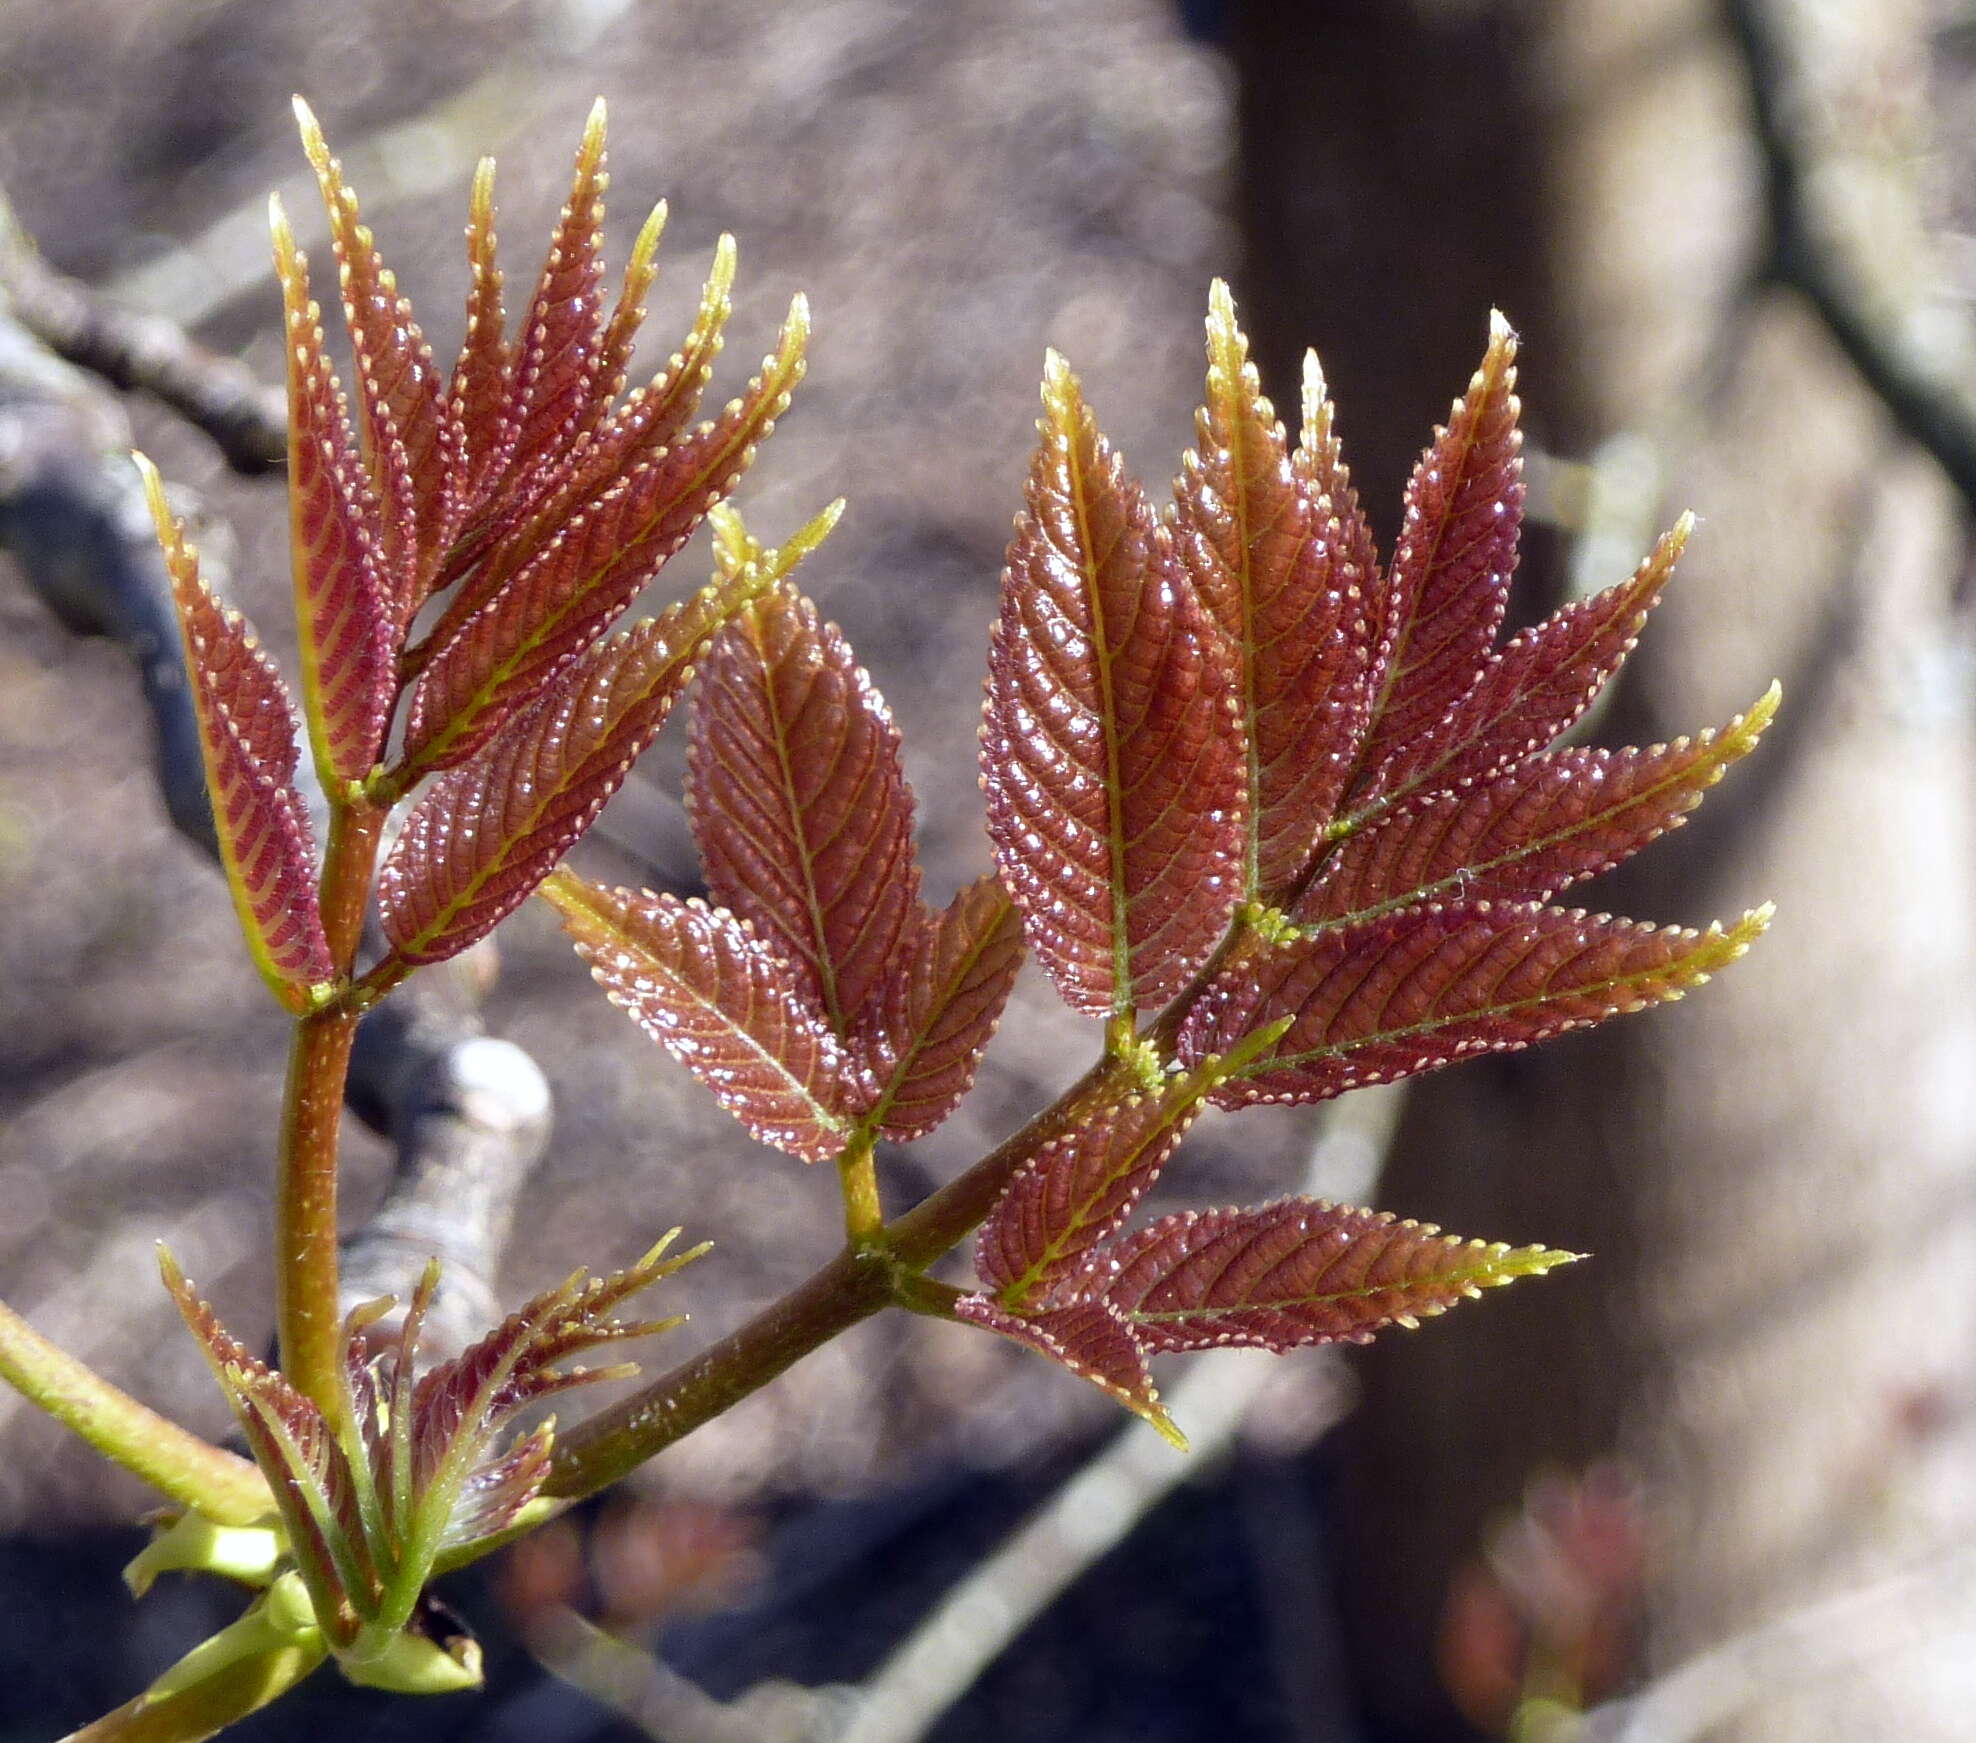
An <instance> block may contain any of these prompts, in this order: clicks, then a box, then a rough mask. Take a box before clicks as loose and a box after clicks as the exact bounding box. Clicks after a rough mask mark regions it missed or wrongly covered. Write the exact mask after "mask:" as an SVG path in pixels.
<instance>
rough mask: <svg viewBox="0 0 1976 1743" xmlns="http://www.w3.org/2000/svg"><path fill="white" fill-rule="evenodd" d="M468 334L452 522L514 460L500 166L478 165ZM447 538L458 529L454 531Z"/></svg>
mask: <svg viewBox="0 0 1976 1743" xmlns="http://www.w3.org/2000/svg"><path fill="white" fill-rule="evenodd" d="M467 273H468V279H467V330H466V337H465V339H464V340H462V341H461V344H460V355H459V360H458V361H457V362H456V363H455V364H454V365H453V379H452V385H451V387H450V389H449V391H448V393H447V399H446V405H447V412H448V415H449V416H450V417H451V418H452V420H453V424H454V427H455V429H456V430H457V431H458V437H457V441H456V444H455V451H456V455H457V458H456V462H455V464H456V465H457V467H458V471H457V472H456V473H455V474H454V477H453V481H452V491H451V495H452V498H453V505H454V510H453V518H454V519H455V520H456V521H459V522H464V521H465V519H466V518H467V517H468V516H470V515H471V514H472V513H473V511H474V510H475V509H477V508H478V507H479V506H480V505H481V503H482V502H483V501H484V500H485V499H486V495H487V492H488V490H489V489H490V488H491V487H492V486H493V484H494V481H495V480H496V479H497V478H499V477H500V476H501V474H502V472H504V471H505V470H506V468H507V464H508V461H509V458H510V457H511V456H512V455H513V453H514V445H515V435H516V431H515V425H514V418H513V415H512V413H511V410H510V400H511V396H512V393H513V385H514V354H513V352H512V350H511V349H510V348H509V345H508V340H507V332H506V327H507V311H506V309H505V308H504V307H503V306H502V302H501V268H500V266H499V265H498V264H497V262H496V259H495V240H494V160H493V159H492V158H491V157H483V158H482V159H481V160H480V162H479V164H478V165H477V166H475V169H474V174H473V194H472V197H471V203H470V204H469V206H468V209H467ZM448 531H449V535H450V533H452V532H457V531H458V527H457V526H455V527H452V528H449V529H448Z"/></svg>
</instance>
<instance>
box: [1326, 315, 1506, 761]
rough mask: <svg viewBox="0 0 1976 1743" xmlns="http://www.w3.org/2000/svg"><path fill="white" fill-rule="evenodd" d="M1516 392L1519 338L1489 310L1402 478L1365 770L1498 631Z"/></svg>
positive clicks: (1429, 719)
mask: <svg viewBox="0 0 1976 1743" xmlns="http://www.w3.org/2000/svg"><path fill="white" fill-rule="evenodd" d="M1515 387H1516V335H1515V334H1514V333H1513V332H1511V331H1510V327H1509V323H1508V322H1507V321H1505V320H1504V319H1503V318H1502V316H1500V315H1495V316H1493V317H1492V318H1491V321H1490V328H1489V347H1488V350H1487V351H1486V352H1485V353H1484V355H1483V358H1482V366H1481V368H1480V369H1478V370H1477V371H1476V372H1475V377H1474V379H1473V380H1472V381H1471V382H1470V383H1469V386H1468V392H1467V394H1466V395H1465V396H1464V397H1463V398H1462V399H1460V400H1457V401H1456V402H1455V408H1454V411H1453V413H1452V415H1451V416H1450V417H1449V419H1448V423H1447V427H1446V428H1445V429H1442V430H1440V431H1437V432H1436V434H1435V438H1434V442H1433V444H1432V446H1430V447H1429V448H1428V450H1427V452H1426V453H1425V454H1423V455H1422V456H1421V457H1420V463H1419V465H1418V466H1416V467H1415V468H1414V473H1413V477H1412V479H1411V480H1410V481H1409V482H1408V484H1407V493H1406V504H1405V508H1404V510H1403V511H1402V517H1401V530H1400V542H1399V545H1398V547H1397V548H1396V549H1395V550H1394V552H1393V561H1392V564H1391V566H1390V568H1389V570H1388V572H1387V580H1386V587H1385V590H1384V595H1383V597H1378V596H1375V600H1374V612H1373V622H1374V626H1375V630H1376V633H1377V634H1378V636H1379V644H1378V654H1377V665H1376V668H1375V690H1374V698H1375V700H1374V705H1373V720H1372V729H1371V734H1370V736H1369V738H1368V739H1367V741H1366V744H1365V745H1364V747H1363V749H1362V751H1361V753H1360V761H1361V764H1362V766H1363V767H1365V768H1367V769H1377V768H1378V767H1379V766H1380V764H1381V763H1382V762H1384V761H1385V760H1386V759H1387V757H1388V756H1389V755H1390V754H1391V753H1392V752H1393V751H1394V750H1395V749H1396V748H1398V747H1399V746H1401V745H1406V744H1410V743H1412V742H1413V741H1414V740H1415V739H1416V738H1417V737H1418V736H1419V735H1420V734H1422V733H1424V732H1429V731H1431V730H1433V729H1434V728H1435V727H1436V726H1437V724H1438V723H1439V722H1440V720H1441V718H1442V716H1443V715H1445V714H1446V713H1447V711H1448V709H1449V708H1450V707H1452V706H1453V705H1454V703H1455V702H1456V701H1458V700H1459V699H1460V697H1461V696H1462V694H1463V692H1465V691H1466V690H1467V689H1468V687H1469V685H1470V684H1471V683H1472V682H1473V681H1474V678H1475V673H1476V668H1477V667H1478V666H1480V665H1481V663H1482V661H1483V659H1484V658H1485V656H1486V655H1487V654H1488V652H1489V649H1490V648H1491V646H1492V645H1493V644H1494V642H1495V639H1496V632H1497V631H1498V630H1499V629H1500V628H1501V627H1502V621H1503V614H1504V612H1505V611H1506V610H1507V609H1508V606H1509V584H1510V578H1511V576H1512V575H1514V573H1515V572H1516V544H1517V534H1518V531H1519V528H1520V527H1521V524H1522V513H1523V483H1522V435H1521V433H1520V432H1519V430H1518V428H1517V418H1518V414H1519V407H1518V404H1517V399H1516V393H1515Z"/></svg>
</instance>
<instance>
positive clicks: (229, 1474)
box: [0, 1303, 273, 1525]
mask: <svg viewBox="0 0 1976 1743" xmlns="http://www.w3.org/2000/svg"><path fill="white" fill-rule="evenodd" d="M0 1379H5V1380H7V1381H8V1382H9V1383H10V1384H12V1385H13V1386H14V1387H15V1388H16V1389H17V1390H18V1391H19V1392H20V1393H21V1394H22V1395H23V1396H24V1397H26V1398H27V1399H28V1400H29V1401H30V1402H31V1403H34V1404H38V1405H39V1406H40V1407H41V1408H42V1409H43V1410H45V1411H47V1412H48V1414H49V1415H50V1416H52V1417H54V1418H55V1420H56V1421H57V1422H59V1423H61V1424H62V1426H63V1427H64V1428H68V1429H72V1430H73V1431H74V1432H75V1433H77V1434H79V1435H81V1436H82V1438H83V1439H84V1440H86V1441H88V1442H89V1444H90V1445H91V1446H93V1447H94V1448H95V1449H96V1450H97V1451H98V1452H100V1453H101V1454H102V1455H103V1456H104V1457H105V1458H107V1459H111V1460H113V1461H114V1462H115V1463H117V1464H120V1465H122V1466H123V1468H124V1469H125V1470H127V1471H129V1472H131V1473H132V1474H133V1475H135V1476H138V1477H142V1478H143V1479H144V1481H145V1482H147V1483H149V1484H150V1485H151V1486H152V1488H154V1489H156V1490H157V1491H158V1492H159V1493H160V1494H162V1495H166V1496H169V1497H170V1498H171V1499H172V1500H174V1501H176V1502H178V1503H179V1504H180V1505H181V1506H185V1507H191V1508H194V1509H196V1510H197V1511H198V1512H200V1513H203V1514H204V1515H205V1516H206V1517H207V1518H208V1519H211V1520H214V1521H216V1522H217V1523H219V1524H221V1525H250V1524H252V1523H253V1522H254V1521H256V1520H258V1519H264V1518H266V1517H267V1515H268V1513H269V1512H270V1511H271V1510H272V1507H273V1501H272V1499H271V1498H270V1496H269V1494H268V1486H267V1484H266V1483H265V1482H263V1481H262V1480H261V1473H260V1472H259V1471H258V1470H256V1469H255V1468H254V1466H253V1465H251V1464H249V1463H248V1462H247V1461H246V1460H245V1459H243V1458H236V1457H235V1456H234V1455H233V1454H232V1453H230V1452H222V1451H221V1450H220V1449H219V1448H218V1447H216V1446H209V1445H207V1443H206V1442H205V1441H203V1440H201V1439H200V1438H199V1437H198V1436H197V1435H195V1434H190V1433H188V1432H187V1431H186V1430H184V1429H182V1428H180V1427H179V1426H178V1424H177V1423H175V1422H171V1421H168V1420H167V1419H166V1418H164V1417H162V1416H160V1415H159V1414H158V1413H157V1412H156V1411H155V1410H152V1409H150V1408H149V1407H148V1406H146V1405H143V1404H140V1403H138V1401H137V1400H136V1399H135V1398H133V1397H131V1396H130V1395H129V1394H128V1393H127V1392H122V1391H119V1390H118V1389H117V1388H116V1387H115V1386H112V1385H111V1384H110V1382H109V1381H107V1380H106V1379H104V1378H103V1377H102V1375H100V1374H98V1373H97V1372H96V1371H95V1370H94V1369H93V1368H90V1367H87V1366H86V1365H85V1364H83V1363H82V1362H79V1361H77V1360H76V1358H75V1357H74V1356H72V1355H70V1354H69V1353H68V1352H67V1351H66V1350H63V1349H59V1348H57V1347H56V1346H55V1345H54V1344H52V1343H50V1342H49V1341H48V1340H47V1339H46V1338H45V1337H43V1336H42V1335H41V1334H40V1333H39V1332H38V1331H36V1330H35V1329H34V1328H33V1327H32V1326H31V1325H29V1324H28V1323H27V1321H26V1320H24V1319H22V1318H21V1317H20V1315H19V1314H17V1313H15V1312H14V1311H13V1310H12V1309H11V1308H9V1307H8V1306H6V1304H5V1303H0Z"/></svg>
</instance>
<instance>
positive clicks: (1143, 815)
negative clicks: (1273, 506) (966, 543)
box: [981, 353, 1245, 1016]
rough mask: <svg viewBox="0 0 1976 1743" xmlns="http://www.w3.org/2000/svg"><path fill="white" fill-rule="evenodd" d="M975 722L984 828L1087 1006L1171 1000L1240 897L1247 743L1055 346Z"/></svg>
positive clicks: (1043, 944) (1038, 948)
mask: <svg viewBox="0 0 1976 1743" xmlns="http://www.w3.org/2000/svg"><path fill="white" fill-rule="evenodd" d="M1039 429H1040V430H1041V432H1042V443H1041V446H1040V447H1039V448H1038V450H1037V453H1036V458H1035V462H1034V464H1033V466H1032V468H1031V472H1030V477H1029V482H1028V486H1027V503H1028V510H1027V513H1025V514H1024V515H1023V517H1022V518H1021V520H1020V521H1019V522H1018V523H1017V528H1016V535H1015V540H1014V543H1013V544H1011V545H1010V547H1009V554H1008V567H1007V569H1006V571H1005V572H1004V574H1003V579H1002V603H1001V613H1000V616H999V618H998V620H997V622H996V625H995V630H994V636H993V640H992V642H991V645H990V648H989V655H988V700H987V707H986V713H985V717H984V722H983V726H982V733H981V769H982V783H983V787H984V790H985V792H986V794H987V800H988V833H989V837H990V839H991V840H992V841H993V843H994V846H995V857H996V861H997V863H998V865H999V866H1000V868H1001V874H1002V880H1003V882H1004V884H1005V885H1006V886H1007V888H1008V891H1009V894H1010V895H1011V896H1012V897H1013V898H1014V899H1015V903H1016V906H1017V907H1018V908H1019V909H1021V911H1022V916H1023V924H1024V927H1025V929H1026V931H1027V933H1028V935H1029V941H1030V945H1031V947H1032V948H1033V949H1034V950H1035V952H1036V955H1037V958H1038V960H1040V961H1041V962H1042V964H1043V966H1044V967H1045V968H1046V969H1047V970H1048V971H1049V972H1050V975H1051V977H1052V978H1053V979H1054V980H1055V981H1056V983H1057V989H1058V991H1059V992H1060V993H1061V994H1062V995H1063V997H1064V998H1065V1000H1066V1001H1067V1002H1069V1003H1070V1004H1071V1005H1072V1006H1073V1007H1075V1008H1076V1009H1078V1010H1080V1011H1085V1012H1089V1013H1091V1014H1093V1015H1103V1016H1108V1015H1112V1014H1114V1013H1123V1012H1127V1011H1132V1010H1136V1009H1142V1008H1146V1007H1149V1006H1156V1005H1160V1004H1163V1003H1165V1002H1166V1001H1167V1000H1168V999H1170V998H1171V997H1172V996H1173V995H1174V994H1175V993H1177V992H1178V991H1179V990H1180V989H1181V988H1182V987H1183V986H1184V985H1185V984H1186V982H1187V980H1188V977H1189V976H1191V975H1192V974H1193V972H1194V971H1195V970H1196V969H1198V968H1199V967H1200V965H1201V964H1202V963H1203V962H1204V961H1205V960H1206V958H1207V956H1208V953H1209V952H1210V951H1211V950H1212V949H1213V948H1214V946H1215V944H1216V943H1217V942H1218V941H1219V940H1220V938H1221V936H1222V933H1223V932H1224V931H1225V929H1226V927H1227V924H1228V918H1229V915H1230V913H1231V912H1232V911H1233V908H1234V903H1235V900H1236V898H1237V896H1238V895H1239V894H1240V885H1241V859H1242V788H1243V782H1244V766H1245V757H1244V751H1243V747H1242V740H1241V736H1240V727H1239V722H1238V720H1237V718H1236V716H1235V713H1234V708H1233V699H1232V694H1231V681H1230V674H1229V672H1228V669H1227V663H1226V657H1225V655H1224V653H1223V651H1222V647H1221V639H1220V637H1219V635H1218V634H1217V633H1216V632H1215V631H1214V629H1213V627H1212V625H1211V623H1210V622H1209V620H1208V618H1207V615H1206V613H1205V611H1204V610H1203V608H1202V607H1201V605H1200V604H1199V602H1198V601H1197V600H1196V598H1195V597H1194V591H1193V587H1192V585H1191V583H1190V582H1189V581H1188V578H1187V575H1186V572H1185V569H1184V567H1183V565H1182V564H1181V562H1180V560H1179V557H1178V555H1177V553H1176V552H1175V550H1174V546H1173V540H1172V537H1171V535H1170V533H1169V532H1168V530H1167V529H1165V528H1164V527H1162V526H1161V525H1160V524H1159V522H1158V520H1157V517H1156V516H1155V515H1154V513H1153V511H1152V508H1151V507H1150V505H1149V504H1148V503H1147V501H1146V498H1145V494H1144V492H1143V491H1142V490H1141V489H1140V488H1139V486H1138V484H1137V483H1136V482H1134V481H1133V480H1132V479H1130V478H1129V477H1127V476H1126V473H1125V468H1124V465H1123V463H1122V461H1121V460H1120V459H1119V457H1118V455H1117V454H1116V453H1115V452H1114V451H1113V450H1112V447H1111V444H1110V443H1109V442H1107V441H1106V440H1105V439H1104V437H1103V436H1102V435H1100V434H1099V432H1098V426H1097V422H1096V420H1095V419H1094V418H1093V417H1092V415H1091V412H1090V411H1089V409H1088V408H1087V407H1086V406H1085V404H1084V402H1083V398H1082V396H1081V394H1080V393H1079V390H1078V386H1077V382H1076V379H1075V378H1074V377H1073V376H1072V375H1071V373H1070V370H1069V368H1068V367H1067V366H1066V365H1065V363H1064V362H1063V360H1062V359H1061V358H1060V357H1057V356H1056V355H1055V354H1054V353H1052V354H1051V357H1050V361H1049V366H1048V373H1047V376H1046V379H1045V382H1044V388H1043V418H1042V421H1041V423H1040V425H1039Z"/></svg>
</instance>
